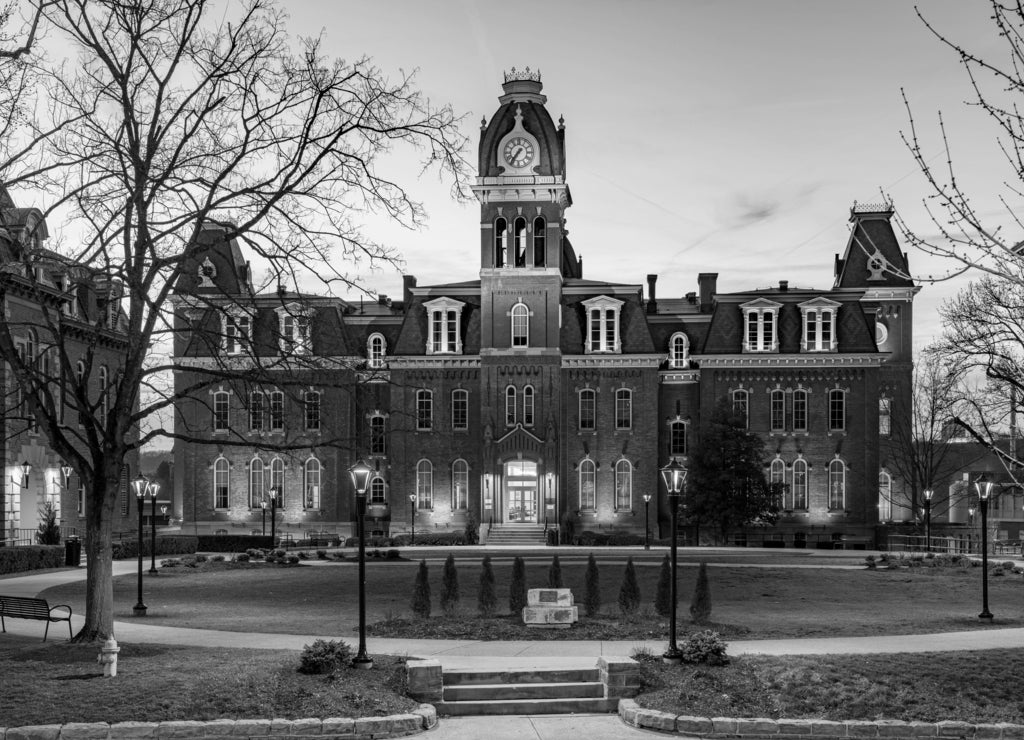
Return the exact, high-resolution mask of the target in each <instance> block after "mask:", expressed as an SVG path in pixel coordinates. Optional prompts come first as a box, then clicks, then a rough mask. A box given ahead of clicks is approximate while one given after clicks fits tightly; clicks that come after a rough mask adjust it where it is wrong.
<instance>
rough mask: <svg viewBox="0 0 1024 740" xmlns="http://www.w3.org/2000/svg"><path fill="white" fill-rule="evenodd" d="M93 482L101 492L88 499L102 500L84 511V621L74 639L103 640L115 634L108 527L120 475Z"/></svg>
mask: <svg viewBox="0 0 1024 740" xmlns="http://www.w3.org/2000/svg"><path fill="white" fill-rule="evenodd" d="M107 467H110V466H107ZM94 485H95V486H99V487H101V488H102V492H97V493H95V494H94V495H92V496H90V497H89V501H90V502H101V503H100V504H99V505H98V506H92V507H90V508H89V509H88V511H86V530H85V531H86V540H85V551H86V555H87V560H86V578H85V583H86V589H85V593H86V599H85V624H84V625H83V626H82V629H81V630H79V632H78V634H77V635H75V638H74V640H73V641H74V642H102V641H104V640H106V639H107V638H109V637H113V636H114V583H113V543H112V541H111V534H112V533H111V528H112V522H113V520H114V507H115V506H116V505H117V491H118V486H119V485H120V480H119V474H115V475H111V474H110V473H109V472H108V474H107V476H106V478H105V479H104V480H97V481H95V482H94Z"/></svg>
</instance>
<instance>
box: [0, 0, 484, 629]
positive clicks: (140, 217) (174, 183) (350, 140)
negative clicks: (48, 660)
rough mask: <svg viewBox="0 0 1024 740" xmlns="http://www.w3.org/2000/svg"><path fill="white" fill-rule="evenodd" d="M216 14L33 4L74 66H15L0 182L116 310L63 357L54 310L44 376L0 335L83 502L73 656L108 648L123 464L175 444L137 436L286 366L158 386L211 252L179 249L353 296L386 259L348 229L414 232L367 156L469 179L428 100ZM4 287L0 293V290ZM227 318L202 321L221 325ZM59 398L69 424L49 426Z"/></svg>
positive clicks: (312, 44) (63, 335)
mask: <svg viewBox="0 0 1024 740" xmlns="http://www.w3.org/2000/svg"><path fill="white" fill-rule="evenodd" d="M214 5H215V3H213V2H208V1H207V0H142V1H140V2H132V3H124V2H117V1H116V0H53V2H38V1H37V3H36V5H35V6H34V7H36V8H37V9H38V10H39V12H40V13H41V21H40V28H41V31H42V32H43V33H45V34H46V35H47V37H48V38H50V39H52V41H53V42H54V50H55V49H57V48H60V49H70V50H71V51H70V53H71V54H72V55H73V58H72V59H67V60H64V59H59V58H58V59H53V60H46V59H38V58H37V57H36V55H35V54H33V55H32V56H31V57H30V60H31V61H30V62H29V63H30V64H31V65H32V69H33V73H34V74H35V75H37V77H38V79H39V81H40V83H39V84H36V85H34V86H33V88H32V95H33V96H34V97H33V99H32V100H31V101H30V102H31V103H32V105H31V106H27V107H28V109H30V110H32V111H34V113H33V115H32V116H30V117H28V118H25V119H23V120H21V121H20V123H19V128H18V130H17V131H11V132H9V135H8V138H9V139H10V141H8V142H7V144H6V146H5V147H4V148H3V149H0V183H3V184H4V185H5V186H6V187H7V188H9V189H11V190H12V191H13V190H15V189H17V188H19V187H24V188H26V189H31V190H32V191H33V192H43V193H45V194H46V197H47V200H46V203H45V207H44V208H43V211H44V214H45V215H47V216H54V215H55V214H60V215H61V216H62V218H64V219H65V221H64V223H65V225H66V226H67V227H68V228H71V227H74V228H76V229H77V230H78V232H79V233H80V234H81V240H80V241H78V242H76V243H75V244H74V245H73V247H68V248H66V249H65V250H64V251H65V252H66V253H67V254H66V256H67V257H68V258H69V259H70V260H72V261H73V262H75V263H82V264H85V265H88V267H89V270H90V271H91V273H90V277H91V279H92V280H93V281H95V282H98V283H100V284H101V285H104V286H106V287H105V293H104V295H105V296H106V300H107V305H110V306H116V307H117V309H118V311H120V312H122V313H121V316H120V318H116V319H114V320H113V321H112V320H111V315H112V314H111V313H110V312H106V313H105V314H96V315H95V319H94V320H93V326H92V327H91V334H89V333H86V334H82V333H81V332H79V333H78V337H79V338H78V339H77V340H76V342H74V343H73V342H71V341H70V340H69V337H71V336H72V335H73V334H74V331H73V327H72V325H71V324H72V323H73V322H71V321H70V319H69V318H68V316H67V315H66V313H65V312H62V311H61V309H60V304H59V302H58V301H55V302H54V304H53V310H47V311H45V312H44V315H43V316H42V317H40V318H39V324H40V327H41V334H42V335H43V336H44V341H45V343H47V346H46V347H45V348H44V351H46V352H49V353H53V354H54V355H55V356H56V359H55V362H56V366H57V367H58V368H59V369H60V372H59V373H51V375H50V376H49V377H46V376H45V375H44V374H43V373H42V372H41V367H40V363H39V362H38V361H37V358H36V357H23V356H21V355H19V352H18V345H17V340H18V337H19V332H20V331H22V329H23V327H19V326H17V325H4V326H3V328H0V359H3V360H5V361H7V362H8V363H9V364H10V366H11V368H12V371H13V373H14V376H15V377H16V378H17V380H18V383H19V384H20V386H21V388H22V389H23V391H22V392H23V393H24V408H25V409H26V410H27V413H28V414H29V415H30V416H31V420H32V421H33V422H34V423H36V424H38V425H39V426H40V427H41V429H42V430H43V432H44V433H45V434H46V436H47V437H48V439H49V442H50V445H51V446H52V447H53V448H54V449H55V450H56V451H57V453H58V454H60V455H61V456H62V457H63V458H64V459H65V460H67V461H68V462H69V463H70V465H71V466H72V467H73V468H74V470H75V471H76V472H77V474H78V475H79V476H80V479H81V480H82V482H83V484H84V487H85V491H86V499H87V509H86V512H87V529H86V534H87V552H88V565H89V572H88V578H87V601H86V614H85V620H86V621H85V626H84V628H83V629H82V631H81V632H80V633H79V635H78V636H77V639H79V640H97V639H105V638H106V637H107V636H109V635H110V634H111V633H112V626H113V590H112V584H111V542H110V539H111V538H110V534H111V516H112V513H113V510H114V504H115V499H116V495H117V481H118V478H119V476H120V474H121V470H122V466H123V463H124V461H125V458H126V456H127V455H128V454H129V453H130V452H131V451H132V450H134V449H137V448H138V447H140V446H142V445H144V444H146V443H148V442H150V441H151V440H153V439H154V438H156V437H159V436H163V437H168V436H172V435H173V434H175V432H173V431H172V430H170V429H169V428H167V426H168V425H162V424H157V425H152V424H149V425H147V424H148V422H149V420H151V419H153V418H154V417H156V416H159V415H160V414H161V413H165V412H167V411H168V410H170V409H172V408H173V406H174V403H175V401H176V400H178V399H180V398H183V397H190V396H195V395H196V394H197V393H198V392H199V391H201V390H202V389H203V388H204V387H206V386H209V385H210V384H213V383H218V382H225V380H237V379H239V378H241V377H243V376H244V377H246V378H248V379H252V378H253V377H254V374H256V373H258V372H260V371H261V369H271V370H281V369H287V368H288V365H287V362H289V361H291V360H287V361H286V360H280V361H277V362H276V364H275V365H274V367H272V368H261V366H260V364H259V363H258V362H257V356H256V354H255V353H253V352H247V356H248V358H249V360H250V362H249V363H248V365H247V366H246V367H244V368H243V364H240V363H239V362H238V361H237V358H236V359H235V360H231V361H228V360H225V361H224V362H221V363H219V364H216V363H215V364H213V365H211V366H209V367H208V368H207V372H206V373H205V374H203V375H202V376H201V377H194V379H193V380H192V381H191V383H190V384H188V385H187V386H185V387H175V386H174V385H173V384H172V382H171V380H170V377H169V376H170V373H171V371H172V369H173V368H172V363H171V362H170V360H169V354H170V349H169V347H170V344H169V340H170V337H171V335H172V333H173V331H174V329H175V326H174V304H175V300H174V295H175V290H176V286H178V285H179V280H180V279H181V278H182V275H184V274H186V273H187V272H188V271H189V270H192V269H194V267H195V265H196V263H197V258H198V255H200V254H201V253H202V250H203V249H205V248H206V247H207V246H208V245H203V244H201V243H200V242H199V240H198V239H197V238H196V237H197V235H199V234H200V233H201V232H202V230H203V228H204V226H205V225H207V224H209V223H210V222H211V221H217V222H218V223H220V224H221V225H222V227H223V230H224V238H225V239H226V240H229V241H230V240H234V239H237V240H239V241H240V242H242V243H244V244H245V245H246V247H247V249H248V250H249V252H250V253H251V254H253V255H255V258H256V259H257V260H258V262H259V264H260V265H262V268H263V270H264V273H263V275H264V277H263V278H262V279H261V281H260V282H261V285H262V286H264V287H265V286H275V285H281V286H288V288H289V290H291V291H293V292H295V291H297V290H298V287H299V284H300V283H302V282H303V281H309V280H314V279H317V280H320V281H321V284H322V286H323V287H324V288H325V289H330V288H331V287H333V286H343V287H346V288H347V287H352V286H356V287H358V286H359V280H358V277H357V274H358V273H357V271H358V270H359V269H360V268H363V267H366V266H374V265H387V264H392V263H393V262H394V261H395V260H396V259H397V255H396V254H395V253H394V252H393V251H392V250H390V249H389V248H388V247H386V246H385V245H383V244H380V243H377V242H375V241H373V240H371V239H369V238H367V236H366V235H365V234H364V233H363V231H362V229H361V221H362V220H363V219H364V218H366V217H369V216H383V217H384V218H387V219H390V220H394V221H397V222H399V223H401V224H403V225H406V226H408V227H410V228H415V227H417V226H419V225H420V224H421V223H422V219H423V216H424V214H423V210H422V208H421V206H420V205H419V204H418V203H417V202H416V201H415V200H414V199H413V198H412V197H411V195H410V193H409V192H408V191H407V190H406V189H405V188H404V187H403V186H402V185H401V184H399V183H398V182H395V181H394V180H392V179H389V178H388V177H387V176H384V175H382V174H380V173H379V171H378V167H379V164H380V161H381V159H382V157H384V156H385V155H387V153H388V152H389V151H390V150H391V149H392V148H393V147H395V146H403V145H407V146H411V147H414V148H415V150H416V151H418V152H419V154H420V156H421V161H422V163H423V167H424V168H431V169H432V170H433V171H436V172H438V173H439V176H443V177H446V178H450V180H451V182H452V183H453V192H454V193H456V194H461V193H462V192H463V188H464V185H465V182H466V178H465V173H466V170H467V166H466V163H465V160H464V159H463V156H462V151H463V147H464V139H463V136H462V134H461V133H460V131H459V129H458V123H459V119H458V118H457V117H456V116H455V115H454V114H453V112H452V110H451V109H450V108H449V107H446V106H445V107H434V106H432V105H431V104H430V103H429V101H427V100H425V99H424V98H423V96H422V95H421V94H420V93H419V92H418V91H417V90H416V88H415V86H414V83H413V80H412V78H411V77H410V76H407V75H401V76H399V77H398V78H397V79H395V80H391V79H389V78H388V77H387V76H386V75H385V74H384V73H382V72H381V71H380V70H379V69H377V68H376V67H374V66H373V65H372V64H371V63H370V61H369V60H367V59H365V58H364V59H358V60H357V61H354V62H346V61H342V60H335V59H331V58H329V57H327V56H326V55H325V53H324V51H323V49H322V48H321V41H320V40H319V39H308V40H303V41H302V42H301V44H300V47H301V48H300V50H299V52H298V53H293V50H292V46H293V42H292V40H291V39H289V37H288V36H287V35H286V33H285V25H284V15H283V12H282V11H281V10H280V9H279V8H278V7H277V6H276V5H275V3H274V2H273V0H247V2H245V3H244V4H243V5H242V6H241V7H239V6H237V5H229V6H227V7H223V6H222V7H218V8H216V9H215V8H214ZM54 50H51V53H54ZM23 59H24V57H23V58H22V60H23ZM5 113H6V111H4V110H2V109H0V120H4V119H5ZM36 241H38V240H35V241H33V240H32V239H31V238H29V239H28V241H26V244H27V247H26V252H25V254H24V256H23V259H24V260H25V262H26V263H30V262H31V261H32V260H33V259H35V258H37V257H38V258H43V257H45V258H47V259H51V258H53V254H52V253H51V252H45V250H41V249H37V248H35V247H33V246H32V245H33V244H34V243H35V242H36ZM16 277H18V279H23V278H24V274H22V275H21V276H16ZM13 279H15V277H12V276H3V279H0V290H3V289H4V280H13ZM229 303H230V302H225V301H223V300H212V299H211V300H207V301H205V302H204V303H203V304H202V306H201V307H202V308H203V309H204V310H205V311H207V312H210V311H219V312H221V313H222V314H227V313H229V312H230V310H231V308H232V306H230V305H228V304H229ZM115 313H116V312H115ZM80 320H81V317H79V321H80ZM224 325H225V326H229V325H230V324H229V323H225V324H224ZM83 337H84V338H83ZM103 337H107V338H108V339H110V338H111V337H115V338H117V341H118V342H120V343H121V344H120V345H119V346H118V350H119V352H120V356H121V358H122V361H121V363H120V368H119V372H117V373H116V375H115V376H114V377H112V378H110V379H109V383H108V386H107V387H106V388H105V389H104V390H105V392H106V394H109V395H108V396H105V397H103V398H101V397H99V396H97V394H96V392H95V373H96V368H95V367H93V366H92V363H91V362H89V357H90V353H89V347H90V346H92V345H93V344H94V343H96V342H99V341H101V340H102V338H103ZM111 341H112V340H111ZM83 343H84V346H83ZM83 353H84V355H83ZM83 356H84V357H85V358H86V364H87V368H86V371H85V373H84V377H83V374H82V373H81V372H80V366H78V364H77V363H78V362H79V361H80V360H81V359H82V357H83ZM215 356H216V355H215ZM254 364H255V367H254ZM309 369H310V370H311V371H313V370H317V369H322V368H314V367H312V366H309ZM61 399H66V400H67V402H68V403H70V404H71V405H72V406H73V408H74V409H75V410H76V412H77V413H78V415H79V418H80V420H81V421H80V424H79V425H62V424H61V419H60V416H61V411H60V409H61V407H62V404H61V402H60V401H61ZM139 428H141V429H142V431H141V433H138V434H137V433H135V432H134V431H133V430H136V429H139ZM180 433H181V434H182V435H184V437H185V438H186V439H191V440H194V441H203V440H202V439H201V438H200V437H198V436H195V437H193V436H192V435H191V434H190V431H189V430H183V431H182V432H180Z"/></svg>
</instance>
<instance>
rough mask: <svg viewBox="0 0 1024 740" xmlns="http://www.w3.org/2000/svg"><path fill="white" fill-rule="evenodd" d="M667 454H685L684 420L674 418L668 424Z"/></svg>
mask: <svg viewBox="0 0 1024 740" xmlns="http://www.w3.org/2000/svg"><path fill="white" fill-rule="evenodd" d="M668 454H669V455H671V456H672V457H680V456H683V455H686V454H687V453H686V422H685V421H681V420H679V419H676V420H675V421H673V422H670V423H669V425H668Z"/></svg>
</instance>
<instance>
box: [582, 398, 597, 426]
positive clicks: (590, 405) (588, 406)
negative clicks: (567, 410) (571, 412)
mask: <svg viewBox="0 0 1024 740" xmlns="http://www.w3.org/2000/svg"><path fill="white" fill-rule="evenodd" d="M596 404H597V398H596V395H595V393H594V390H593V389H592V388H584V389H583V390H581V391H580V397H579V406H580V429H584V430H592V429H594V428H595V427H596V425H597V420H596Z"/></svg>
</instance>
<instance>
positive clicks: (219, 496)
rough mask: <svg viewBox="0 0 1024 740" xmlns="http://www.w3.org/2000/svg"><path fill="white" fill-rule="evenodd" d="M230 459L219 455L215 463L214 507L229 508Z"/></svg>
mask: <svg viewBox="0 0 1024 740" xmlns="http://www.w3.org/2000/svg"><path fill="white" fill-rule="evenodd" d="M229 483H230V479H229V474H228V461H227V460H226V459H224V458H223V457H218V458H217V460H216V461H215V462H214V463H213V508H215V509H226V508H228V485H229Z"/></svg>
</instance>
